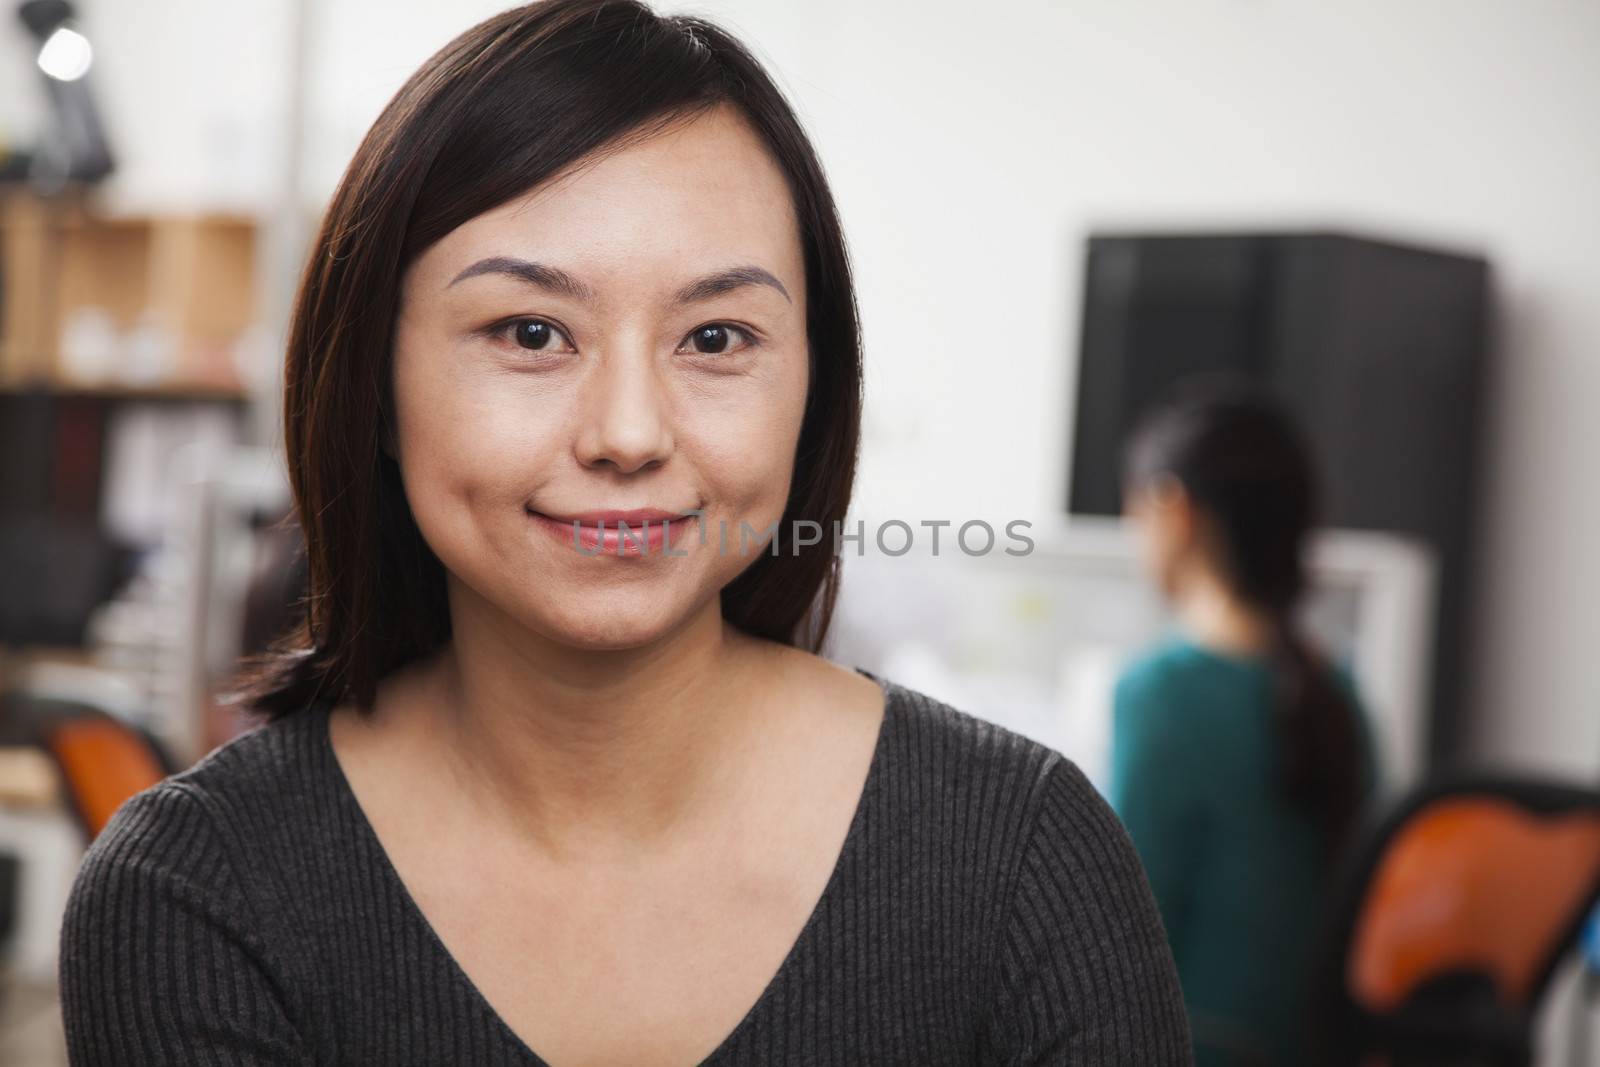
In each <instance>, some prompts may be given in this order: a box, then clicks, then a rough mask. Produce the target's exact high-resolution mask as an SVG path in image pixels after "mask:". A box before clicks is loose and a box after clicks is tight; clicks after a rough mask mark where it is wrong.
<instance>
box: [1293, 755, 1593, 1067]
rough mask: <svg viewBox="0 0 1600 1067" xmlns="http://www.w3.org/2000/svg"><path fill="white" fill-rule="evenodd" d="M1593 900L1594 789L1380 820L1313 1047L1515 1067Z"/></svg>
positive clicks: (1430, 801) (1507, 788) (1512, 784)
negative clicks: (1553, 977) (1550, 984)
mask: <svg viewBox="0 0 1600 1067" xmlns="http://www.w3.org/2000/svg"><path fill="white" fill-rule="evenodd" d="M1597 897H1600V792H1596V791H1594V790H1589V789H1578V788H1569V787H1562V786H1554V785H1549V784H1545V783H1534V782H1525V781H1507V780H1498V781H1489V780H1476V781H1470V782H1469V781H1466V780H1457V781H1454V782H1444V783H1439V784H1436V785H1433V786H1429V787H1425V788H1424V789H1423V790H1422V791H1420V792H1419V793H1418V794H1417V795H1415V796H1414V797H1413V798H1411V799H1410V800H1409V801H1408V802H1406V803H1405V804H1404V805H1402V807H1401V808H1400V810H1399V811H1397V812H1396V813H1395V814H1394V815H1392V816H1391V817H1390V818H1389V819H1388V820H1386V822H1385V824H1384V825H1383V827H1381V828H1380V830H1379V831H1378V833H1377V834H1376V835H1375V837H1374V840H1373V841H1372V842H1371V843H1370V844H1369V846H1368V848H1367V849H1366V851H1365V854H1364V857H1363V859H1362V861H1361V862H1360V863H1359V864H1358V866H1357V867H1356V869H1355V872H1354V875H1353V878H1352V881H1351V885H1350V888H1349V889H1347V892H1346V895H1345V901H1344V904H1343V905H1342V907H1341V913H1340V914H1339V915H1338V916H1337V917H1336V920H1335V924H1334V932H1333V938H1332V945H1333V948H1332V950H1331V952H1328V953H1327V954H1326V958H1325V962H1324V968H1325V970H1324V973H1323V974H1322V975H1321V976H1320V977H1321V979H1322V981H1321V994H1320V997H1321V1000H1322V1003H1321V1004H1320V1005H1319V1006H1318V1012H1319V1016H1320V1018H1319V1025H1318V1027H1317V1036H1318V1040H1319V1046H1320V1051H1321V1052H1322V1054H1323V1062H1325V1063H1337V1064H1355V1063H1362V1064H1373V1063H1376V1064H1385V1065H1393V1067H1403V1065H1408V1064H1428V1065H1430V1067H1434V1065H1439V1067H1444V1065H1452V1067H1453V1065H1468V1064H1470V1065H1480V1064H1481V1065H1489V1064H1493V1065H1520V1064H1526V1063H1528V1062H1529V1060H1530V1058H1531V1040H1532V1038H1531V1034H1532V1019H1533V1015H1534V1012H1535V1010H1536V1008H1537V1007H1538V1003H1539V1000H1540V998H1541V996H1542V995H1543V993H1544V990H1545V986H1546V984H1547V983H1548V981H1549V978H1550V975H1551V973H1552V972H1553V971H1554V969H1555V967H1556V965H1557V963H1558V962H1559V961H1560V959H1561V957H1562V956H1563V955H1564V954H1565V953H1566V952H1567V951H1569V950H1571V949H1572V948H1573V947H1575V945H1576V943H1577V938H1578V932H1579V929H1580V927H1581V924H1582V921H1583V918H1584V916H1585V915H1586V914H1587V913H1588V911H1589V909H1590V908H1592V907H1593V906H1594V903H1595V901H1596V899H1597Z"/></svg>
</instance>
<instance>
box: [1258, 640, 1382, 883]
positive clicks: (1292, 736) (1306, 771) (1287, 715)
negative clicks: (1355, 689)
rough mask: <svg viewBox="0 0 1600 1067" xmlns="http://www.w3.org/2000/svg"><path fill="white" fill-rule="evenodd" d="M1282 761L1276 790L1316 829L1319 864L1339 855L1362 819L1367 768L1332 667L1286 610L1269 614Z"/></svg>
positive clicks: (1347, 702) (1351, 714)
mask: <svg viewBox="0 0 1600 1067" xmlns="http://www.w3.org/2000/svg"><path fill="white" fill-rule="evenodd" d="M1272 622H1273V627H1272V644H1271V647H1270V649H1269V653H1268V655H1269V658H1270V660H1271V663H1272V666H1273V675H1274V679H1275V684H1276V691H1277V700H1276V702H1275V706H1276V711H1277V715H1276V717H1275V721H1276V724H1277V727H1278V737H1279V753H1280V760H1279V765H1278V784H1279V789H1280V790H1281V791H1282V794H1283V796H1284V798H1285V799H1287V800H1288V801H1289V802H1290V803H1291V804H1292V805H1294V806H1295V807H1296V808H1298V809H1300V810H1302V811H1304V812H1305V813H1306V814H1307V815H1308V816H1310V818H1311V819H1312V820H1313V821H1314V822H1315V823H1316V826H1317V830H1318V832H1319V836H1320V838H1321V840H1322V844H1323V853H1324V859H1325V860H1326V861H1327V862H1328V863H1330V864H1332V863H1333V862H1336V861H1337V859H1338V857H1339V856H1340V855H1341V854H1342V853H1343V851H1344V848H1345V845H1346V844H1347V843H1348V841H1349V839H1350V836H1351V834H1352V832H1353V831H1354V828H1355V823H1356V818H1357V816H1358V815H1359V813H1360V808H1361V797H1362V785H1363V779H1364V772H1365V770H1366V768H1365V767H1364V766H1362V760H1363V758H1364V750H1363V747H1362V745H1361V742H1360V734H1359V727H1358V724H1357V719H1356V715H1357V709H1356V708H1355V707H1353V706H1352V704H1351V701H1350V700H1349V698H1348V697H1347V696H1346V695H1345V694H1344V693H1343V692H1342V691H1341V690H1340V687H1339V685H1338V683H1337V682H1336V680H1335V678H1334V674H1333V670H1332V668H1331V667H1330V666H1329V665H1328V664H1327V663H1325V662H1323V661H1320V660H1319V659H1318V658H1317V657H1316V656H1315V655H1314V654H1313V653H1312V651H1311V649H1310V648H1309V647H1308V646H1307V645H1306V643H1305V642H1304V641H1303V640H1302V639H1301V638H1300V636H1299V634H1298V633H1296V631H1295V628H1294V624H1293V620H1292V619H1291V617H1290V613H1289V612H1287V611H1279V612H1273V613H1272Z"/></svg>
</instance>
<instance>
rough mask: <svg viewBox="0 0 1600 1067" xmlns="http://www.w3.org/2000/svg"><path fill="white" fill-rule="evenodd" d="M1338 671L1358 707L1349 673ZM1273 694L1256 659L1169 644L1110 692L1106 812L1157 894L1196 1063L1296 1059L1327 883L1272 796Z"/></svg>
mask: <svg viewBox="0 0 1600 1067" xmlns="http://www.w3.org/2000/svg"><path fill="white" fill-rule="evenodd" d="M1338 677H1339V682H1340V684H1341V685H1342V686H1344V688H1345V691H1346V693H1347V694H1348V695H1349V696H1350V698H1351V700H1352V701H1353V702H1354V704H1355V706H1356V707H1357V708H1362V704H1361V701H1360V699H1359V697H1358V695H1357V693H1356V690H1355V686H1354V684H1353V682H1352V680H1351V678H1350V675H1349V672H1348V670H1346V669H1344V668H1340V669H1339V671H1338ZM1273 692H1274V679H1273V673H1272V669H1271V666H1270V665H1269V662H1268V661H1267V660H1266V659H1265V658H1264V657H1252V656H1242V655H1240V656H1235V655H1231V654H1224V653H1219V652H1214V651H1210V650H1208V649H1205V648H1202V647H1200V646H1199V645H1197V644H1195V643H1193V642H1192V641H1189V640H1188V639H1186V638H1183V637H1177V636H1174V637H1170V638H1168V639H1167V640H1166V641H1165V642H1163V643H1162V644H1161V645H1159V646H1158V647H1156V648H1155V649H1153V650H1152V651H1150V652H1148V653H1146V654H1145V655H1143V656H1142V657H1141V658H1139V659H1137V660H1136V661H1135V662H1134V663H1132V664H1131V665H1130V666H1129V667H1128V669H1127V670H1126V671H1125V672H1124V674H1123V675H1122V677H1121V678H1120V679H1119V680H1118V682H1117V686H1116V697H1115V706H1114V710H1113V725H1112V754H1111V783H1110V794H1111V796H1110V800H1111V805H1112V807H1113V808H1114V809H1115V810H1116V812H1117V814H1118V815H1120V816H1121V817H1122V821H1123V824H1124V825H1125V826H1126V827H1127V829H1128V832H1129V835H1130V836H1131V837H1132V838H1133V843H1134V846H1135V847H1136V848H1137V849H1138V852H1139V855H1140V857H1141V859H1143V861H1144V865H1145V870H1146V873H1147V874H1148V875H1149V878H1150V883H1151V887H1152V888H1153V889H1154V890H1155V896H1156V903H1157V905H1158V906H1159V908H1160V910H1161V918H1162V920H1163V922H1164V923H1165V925H1166V929H1167V937H1168V940H1169V941H1170V943H1171V945H1172V951H1173V955H1174V956H1175V957H1176V959H1177V963H1178V974H1179V978H1180V980H1181V982H1182V985H1183V993H1184V1000H1185V1001H1186V1003H1187V1005H1188V1008H1189V1013H1190V1021H1191V1026H1192V1029H1193V1033H1194V1039H1195V1052H1196V1060H1197V1063H1198V1064H1200V1065H1202V1067H1205V1065H1208V1064H1238V1063H1273V1064H1280V1063H1295V1062H1299V1059H1300V1057H1299V1056H1297V1055H1296V1051H1297V1045H1296V1042H1297V1039H1298V1035H1299V1032H1300V1022H1301V1011H1302V1008H1303V1003H1302V997H1303V996H1304V991H1305V985H1306V977H1307V972H1308V969H1309V965H1310V956H1311V951H1312V943H1313V941H1314V939H1315V936H1316V932H1317V928H1318V921H1319V918H1320V912H1321V909H1322V907H1323V904H1324V894H1325V892H1326V891H1327V890H1328V888H1329V885H1328V882H1329V877H1328V872H1326V871H1325V870H1324V868H1323V863H1322V858H1321V847H1320V842H1319V840H1318V834H1317V831H1316V828H1315V826H1314V825H1313V823H1312V821H1311V820H1310V819H1309V818H1308V817H1307V816H1305V815H1304V814H1302V813H1300V812H1299V811H1298V810H1296V809H1294V808H1292V807H1291V806H1290V805H1289V804H1288V803H1287V802H1286V801H1285V800H1284V799H1282V797H1281V796H1280V794H1279V791H1278V787H1277V784H1276V777H1275V776H1276V770H1277V765H1278V760H1277V751H1276V750H1277V745H1276V734H1275V732H1274V730H1273V729H1272V718H1271V717H1272V715H1273V712H1274V708H1273ZM1360 725H1361V736H1362V738H1363V743H1364V745H1365V747H1366V751H1367V756H1368V759H1367V766H1368V769H1369V778H1368V789H1367V795H1368V797H1369V798H1370V797H1371V796H1372V792H1373V789H1374V788H1375V785H1376V760H1375V758H1374V757H1375V753H1374V749H1373V741H1372V733H1371V724H1370V722H1369V721H1368V716H1367V713H1366V712H1365V710H1364V709H1363V710H1362V711H1361V713H1360ZM1230 1050H1231V1051H1230ZM1241 1053H1243V1054H1241Z"/></svg>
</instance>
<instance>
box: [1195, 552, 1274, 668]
mask: <svg viewBox="0 0 1600 1067" xmlns="http://www.w3.org/2000/svg"><path fill="white" fill-rule="evenodd" d="M1174 607H1175V610H1176V613H1177V617H1178V622H1179V623H1180V625H1181V626H1182V627H1183V629H1184V631H1185V632H1186V633H1187V634H1188V635H1189V636H1190V638H1191V639H1192V640H1193V641H1194V642H1195V643H1196V644H1198V645H1200V646H1201V647H1202V648H1208V649H1212V650H1214V651H1217V652H1221V653H1224V654H1227V655H1234V656H1240V655H1243V656H1254V655H1258V654H1260V653H1262V652H1264V651H1266V650H1267V649H1268V648H1269V647H1270V646H1271V644H1272V637H1273V634H1272V631H1273V622H1272V619H1271V618H1270V617H1269V616H1268V615H1267V613H1266V612H1265V611H1262V610H1261V609H1260V608H1257V607H1255V606H1253V605H1251V604H1247V603H1246V602H1244V601H1243V600H1240V599H1239V598H1238V597H1237V596H1235V595H1234V594H1233V592H1232V591H1231V590H1229V589H1228V587H1227V586H1226V585H1225V584H1224V583H1223V582H1222V581H1221V579H1220V578H1218V577H1217V576H1216V575H1214V574H1212V573H1210V572H1209V571H1197V572H1196V573H1194V574H1192V575H1191V576H1190V577H1189V579H1188V580H1187V581H1186V582H1185V583H1184V586H1183V589H1182V592H1181V593H1180V594H1179V595H1178V597H1177V598H1176V602H1175V604H1174Z"/></svg>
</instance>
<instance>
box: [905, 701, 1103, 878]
mask: <svg viewBox="0 0 1600 1067" xmlns="http://www.w3.org/2000/svg"><path fill="white" fill-rule="evenodd" d="M885 690H886V692H887V694H888V700H887V712H886V716H887V717H886V724H887V725H886V727H885V732H886V734H888V735H889V738H888V740H889V743H888V745H887V746H886V751H885V753H884V756H885V765H886V767H887V776H888V777H890V778H892V779H897V780H899V781H901V782H902V783H905V784H907V786H908V788H906V789H905V790H904V792H905V793H906V794H907V795H913V794H914V795H915V796H917V797H919V798H922V799H925V800H930V801H931V800H936V801H937V803H929V804H928V805H927V811H928V813H930V814H938V815H941V816H942V817H943V818H945V819H948V820H951V821H953V822H955V821H959V822H961V823H962V824H963V826H962V830H963V832H970V830H971V829H972V824H973V822H974V820H976V821H978V822H982V823H986V824H987V825H986V826H984V827H983V830H984V832H986V833H994V832H995V831H997V830H1001V831H1011V832H1014V833H1015V834H1016V835H1017V837H1016V842H1017V845H1018V847H1024V846H1025V845H1026V844H1027V843H1028V841H1029V840H1030V839H1031V837H1032V835H1033V833H1034V832H1035V830H1034V827H1035V825H1036V824H1037V823H1038V822H1039V820H1040V819H1041V818H1048V817H1049V813H1050V812H1051V811H1054V812H1055V813H1056V814H1057V815H1063V814H1065V815H1067V816H1070V818H1071V821H1073V822H1075V823H1077V824H1079V825H1085V824H1084V823H1083V821H1082V820H1083V819H1084V818H1085V817H1086V818H1088V819H1089V821H1091V822H1095V823H1098V821H1099V820H1101V819H1102V818H1104V817H1107V816H1109V815H1110V811H1109V808H1108V807H1107V806H1106V804H1105V801H1104V800H1103V798H1102V797H1101V796H1100V794H1099V792H1098V791H1097V790H1096V789H1095V788H1094V786H1093V784H1092V783H1091V782H1090V781H1089V778H1088V777H1087V775H1085V774H1084V773H1083V771H1082V770H1081V769H1080V768H1079V767H1078V765H1077V764H1076V763H1075V762H1074V761H1073V760H1072V759H1071V758H1070V757H1068V756H1067V755H1065V754H1064V753H1062V752H1061V751H1059V750H1058V749H1055V748H1052V747H1051V746H1049V745H1047V744H1045V743H1044V742H1042V741H1038V740H1035V739H1034V738H1031V737H1028V736H1027V735H1025V734H1022V733H1019V732H1018V731H1016V730H1013V729H1011V728H1009V727H1006V726H1002V725H1000V724H999V723H996V722H994V721H992V720H989V719H985V718H982V717H981V716H978V715H976V714H973V713H971V712H968V711H965V710H963V709H961V708H958V707H956V706H954V705H952V704H949V703H947V702H945V701H943V700H941V699H938V698H937V697H934V696H931V695H929V694H927V693H924V692H922V691H920V690H917V689H913V688H910V687H908V686H905V685H901V684H900V683H898V682H895V681H892V680H885Z"/></svg>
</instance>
